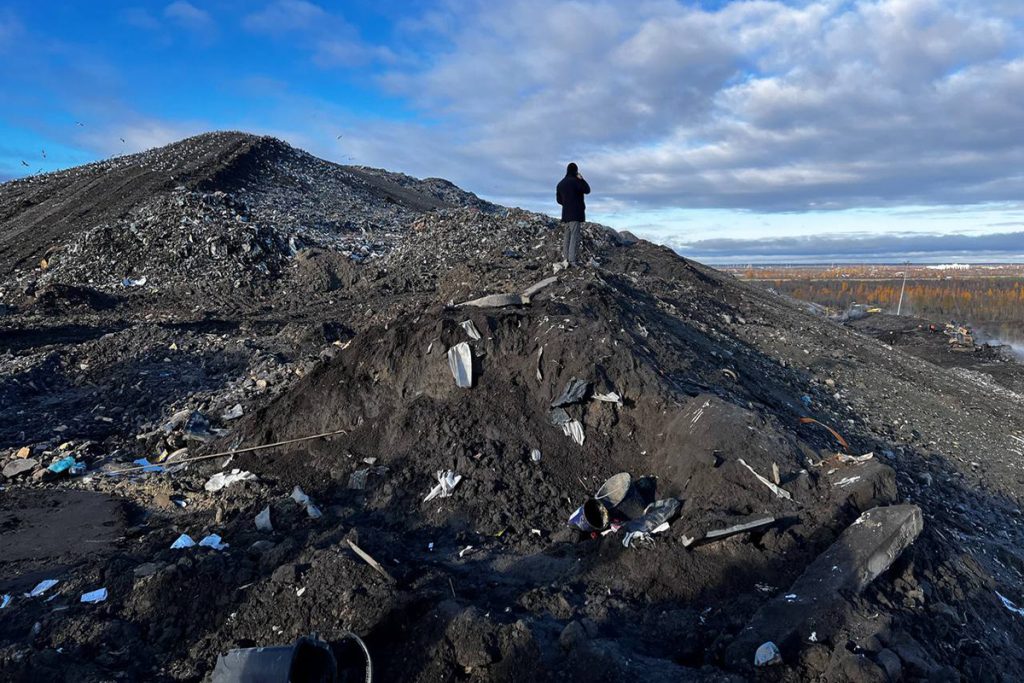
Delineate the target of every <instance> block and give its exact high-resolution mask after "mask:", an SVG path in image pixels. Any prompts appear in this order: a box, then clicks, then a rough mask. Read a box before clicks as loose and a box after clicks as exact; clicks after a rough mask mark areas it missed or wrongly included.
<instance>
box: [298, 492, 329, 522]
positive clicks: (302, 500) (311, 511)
mask: <svg viewBox="0 0 1024 683" xmlns="http://www.w3.org/2000/svg"><path fill="white" fill-rule="evenodd" d="M292 500H294V501H295V502H296V503H298V504H299V505H301V506H302V507H304V508H306V514H307V515H309V517H310V518H311V519H320V518H321V517H323V513H321V512H320V508H318V507H317V506H316V505H314V504H313V499H312V498H310V497H309V496H307V495H306V492H305V491H303V490H302V489H301V488H299V487H298V486H296V487H295V488H294V489H292Z"/></svg>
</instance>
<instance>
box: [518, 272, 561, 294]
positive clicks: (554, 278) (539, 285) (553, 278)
mask: <svg viewBox="0 0 1024 683" xmlns="http://www.w3.org/2000/svg"><path fill="white" fill-rule="evenodd" d="M556 282H558V277H557V276H556V275H552V276H551V277H546V278H544V279H543V280H541V281H540V282H538V283H537V284H535V285H530V286H529V287H528V288H527V289H526V290H525V291H524V292H523V296H525V297H526V298H530V297H531V296H533V295H534V294H536V293H537V292H539V291H540V290H542V289H544V288H545V287H548V286H549V285H553V284H555V283H556Z"/></svg>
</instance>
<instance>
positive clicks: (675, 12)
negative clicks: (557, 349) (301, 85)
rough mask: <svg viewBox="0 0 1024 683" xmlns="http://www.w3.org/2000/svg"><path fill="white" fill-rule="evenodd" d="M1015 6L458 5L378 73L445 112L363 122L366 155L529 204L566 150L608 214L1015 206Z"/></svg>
mask: <svg viewBox="0 0 1024 683" xmlns="http://www.w3.org/2000/svg"><path fill="white" fill-rule="evenodd" d="M1022 15H1024V12H1022V11H1021V9H1020V3H1017V2H977V1H975V0H877V1H875V0H872V1H868V0H859V1H858V0H854V1H850V0H819V1H810V2H795V3H783V2H778V1H771V0H753V1H750V2H735V3H731V4H728V5H726V6H724V7H723V8H721V9H719V10H716V11H711V10H707V11H706V10H702V9H700V8H699V7H694V6H693V5H692V4H689V3H687V4H683V3H679V2H670V1H666V0H646V1H644V0H641V1H639V2H630V3H622V2H587V3H584V2H575V1H556V2H552V1H551V0H514V1H510V2H502V3H494V2H478V3H469V4H461V5H460V6H459V8H458V11H452V13H450V14H444V13H440V14H437V13H435V14H433V15H431V16H429V17H425V18H424V19H423V20H422V21H419V22H409V24H410V25H412V26H416V27H417V28H416V29H415V32H413V33H410V34H409V35H408V36H407V37H408V39H409V43H410V44H411V43H414V42H416V41H422V42H423V43H424V44H426V45H430V46H440V49H438V50H430V51H425V52H424V53H422V54H420V55H419V61H418V63H417V64H418V65H417V66H401V67H398V68H395V69H393V70H392V71H390V72H389V73H387V74H385V75H384V76H383V77H382V83H383V84H384V86H385V87H386V88H388V89H389V91H390V92H393V93H395V94H398V95H401V96H403V97H407V98H409V99H410V100H411V101H412V102H414V103H415V105H416V106H417V107H418V108H419V109H420V110H421V111H423V112H424V113H426V114H428V115H430V116H432V117H434V118H435V119H436V120H437V121H439V122H440V123H438V124H436V125H432V126H425V125H422V124H406V125H405V127H404V129H403V130H395V126H394V124H388V126H387V128H388V129H389V130H390V132H389V133H388V134H387V135H386V136H385V135H383V130H375V129H374V128H372V127H370V128H369V129H368V130H367V131H366V135H364V140H363V142H362V144H363V146H364V147H365V149H364V154H363V158H370V159H372V160H373V161H378V162H380V163H383V164H385V165H389V164H390V165H391V166H398V167H402V168H406V169H409V170H412V171H414V172H419V173H430V174H447V175H449V176H451V177H453V179H456V180H458V181H462V182H464V183H467V184H469V185H471V186H474V185H475V186H477V187H479V186H480V183H479V182H473V181H478V180H479V177H480V176H491V177H500V179H501V188H502V191H501V193H500V194H502V195H503V196H505V197H508V198H509V199H512V200H516V201H519V202H521V203H524V204H527V205H530V204H533V205H539V204H540V203H541V202H545V203H546V202H547V201H548V199H549V198H548V197H547V195H548V194H549V193H548V192H547V189H548V188H547V185H549V184H551V180H552V174H557V173H558V172H559V170H560V169H562V168H564V163H565V162H567V161H569V160H576V161H578V162H579V163H580V164H581V167H582V169H583V170H584V171H585V172H587V177H588V179H590V180H591V184H592V185H593V186H594V187H595V200H596V201H595V206H597V207H602V206H603V208H606V209H608V210H613V211H622V210H639V209H645V208H655V207H723V208H742V209H751V210H758V211H778V210H785V211H807V210H823V209H824V210H828V209H843V208H849V207H867V206H892V205H904V204H915V205H932V204H934V205H957V204H974V203H988V202H1002V201H1009V200H1014V199H1018V198H1019V197H1021V196H1022V194H1024V171H1022V169H1024V136H1021V134H1020V131H1021V130H1022V127H1024V97H1022V96H1021V93H1024V28H1022V22H1024V16H1022ZM402 63H403V65H406V64H408V63H409V62H408V60H403V62H402ZM439 148H443V149H448V150H449V153H448V154H447V155H441V156H440V157H439V156H438V155H437V154H436V151H437V150H438V149H439ZM449 159H450V161H449ZM467 181H469V182H467ZM485 191H487V192H491V190H489V189H488V190H485ZM602 202H604V203H603V204H602Z"/></svg>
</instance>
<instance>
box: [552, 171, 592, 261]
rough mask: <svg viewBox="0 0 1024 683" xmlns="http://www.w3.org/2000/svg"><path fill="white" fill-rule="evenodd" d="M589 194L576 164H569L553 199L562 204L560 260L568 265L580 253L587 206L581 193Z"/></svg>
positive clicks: (588, 189)
mask: <svg viewBox="0 0 1024 683" xmlns="http://www.w3.org/2000/svg"><path fill="white" fill-rule="evenodd" d="M585 194H590V185H588V184H587V181H586V180H584V179H583V175H582V174H581V173H580V169H579V167H578V166H577V165H576V164H569V165H568V166H567V167H566V169H565V177H564V178H562V181H561V182H560V183H558V188H557V189H556V190H555V201H557V202H558V203H559V204H561V205H562V222H563V223H565V236H564V237H563V239H562V261H563V262H565V263H566V264H568V265H570V266H575V265H577V259H578V258H579V255H580V228H581V226H582V224H583V223H584V222H585V221H586V220H587V206H586V204H585V203H584V201H583V195H585Z"/></svg>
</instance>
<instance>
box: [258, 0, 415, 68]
mask: <svg viewBox="0 0 1024 683" xmlns="http://www.w3.org/2000/svg"><path fill="white" fill-rule="evenodd" d="M242 26H243V28H245V29H246V30H248V31H250V32H252V33H258V34H264V35H269V36H273V37H275V38H278V39H285V38H288V37H296V38H297V39H298V40H299V41H300V42H299V43H298V44H299V46H300V47H301V48H302V49H305V50H306V51H308V52H310V53H311V60H312V62H313V63H314V64H316V65H317V66H320V67H357V66H362V65H365V64H371V63H375V62H380V63H386V64H393V63H396V62H397V61H398V59H397V56H396V54H395V53H394V52H393V51H392V49H391V48H390V47H388V46H386V45H375V44H372V43H368V42H366V41H364V40H363V39H362V38H361V37H360V35H359V31H358V30H357V29H356V28H355V27H354V26H353V25H352V24H351V23H349V22H348V21H346V20H345V18H344V17H343V16H341V15H340V14H335V13H331V12H328V11H327V10H325V9H324V8H323V7H321V6H320V5H317V4H315V3H312V2H307V1H306V0H274V1H273V2H271V3H269V4H267V5H266V6H264V7H263V8H262V9H260V10H258V11H256V12H253V13H251V14H248V15H246V16H245V17H243V18H242Z"/></svg>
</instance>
